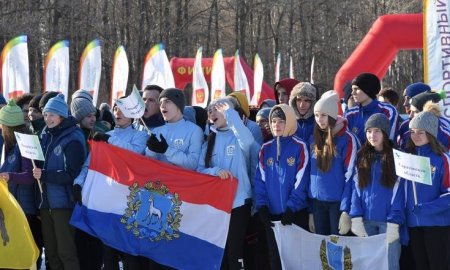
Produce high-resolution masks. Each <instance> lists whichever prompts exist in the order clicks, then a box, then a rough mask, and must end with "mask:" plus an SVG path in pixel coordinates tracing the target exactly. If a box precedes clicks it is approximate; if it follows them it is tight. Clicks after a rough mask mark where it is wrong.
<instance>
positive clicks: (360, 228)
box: [352, 217, 368, 237]
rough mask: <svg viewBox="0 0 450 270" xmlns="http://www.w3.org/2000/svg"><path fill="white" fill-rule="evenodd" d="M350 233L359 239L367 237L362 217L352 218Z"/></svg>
mask: <svg viewBox="0 0 450 270" xmlns="http://www.w3.org/2000/svg"><path fill="white" fill-rule="evenodd" d="M352 232H353V233H354V234H355V235H356V236H359V237H367V236H368V235H367V232H366V228H364V223H363V219H362V217H357V218H352Z"/></svg>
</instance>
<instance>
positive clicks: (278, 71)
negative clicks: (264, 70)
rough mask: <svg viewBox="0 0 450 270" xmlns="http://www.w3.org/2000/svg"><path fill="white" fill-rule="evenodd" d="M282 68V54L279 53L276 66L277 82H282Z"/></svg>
mask: <svg viewBox="0 0 450 270" xmlns="http://www.w3.org/2000/svg"><path fill="white" fill-rule="evenodd" d="M280 66H281V53H278V55H277V61H276V64H275V82H278V81H280Z"/></svg>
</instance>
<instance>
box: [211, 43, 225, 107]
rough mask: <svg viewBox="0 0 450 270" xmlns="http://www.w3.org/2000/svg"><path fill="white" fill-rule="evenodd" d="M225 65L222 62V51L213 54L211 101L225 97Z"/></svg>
mask: <svg viewBox="0 0 450 270" xmlns="http://www.w3.org/2000/svg"><path fill="white" fill-rule="evenodd" d="M225 87H226V81H225V64H224V62H223V55H222V49H218V50H217V51H216V52H215V53H214V58H213V63H212V71H211V100H215V99H219V98H224V97H225V96H226V88H225Z"/></svg>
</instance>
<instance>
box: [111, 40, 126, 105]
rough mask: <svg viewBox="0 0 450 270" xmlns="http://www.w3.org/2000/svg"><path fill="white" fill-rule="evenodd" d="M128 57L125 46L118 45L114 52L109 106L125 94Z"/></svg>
mask: <svg viewBox="0 0 450 270" xmlns="http://www.w3.org/2000/svg"><path fill="white" fill-rule="evenodd" d="M128 72H129V65H128V58H127V53H126V52H125V48H124V47H123V46H119V47H118V48H117V50H116V53H115V54H114V62H113V71H112V78H111V108H112V107H114V100H115V99H118V98H120V97H123V96H125V93H126V90H127V84H128Z"/></svg>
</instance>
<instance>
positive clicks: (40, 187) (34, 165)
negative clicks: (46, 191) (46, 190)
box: [31, 159, 43, 196]
mask: <svg viewBox="0 0 450 270" xmlns="http://www.w3.org/2000/svg"><path fill="white" fill-rule="evenodd" d="M31 163H33V169H36V163H34V159H32V160H31ZM36 181H37V183H38V186H39V191H41V196H42V193H43V191H42V184H41V181H40V180H39V179H37V178H36Z"/></svg>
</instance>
